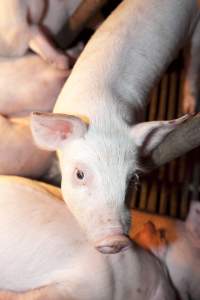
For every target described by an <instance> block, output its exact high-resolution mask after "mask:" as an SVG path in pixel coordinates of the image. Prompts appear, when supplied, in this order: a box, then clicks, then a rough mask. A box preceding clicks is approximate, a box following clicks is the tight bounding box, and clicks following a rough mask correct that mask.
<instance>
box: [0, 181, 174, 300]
mask: <svg viewBox="0 0 200 300" xmlns="http://www.w3.org/2000/svg"><path fill="white" fill-rule="evenodd" d="M60 194H61V193H60V190H59V189H56V188H55V187H53V186H49V185H45V184H43V183H40V182H34V181H31V180H28V179H24V178H19V177H18V178H17V177H6V176H0V195H1V197H0V205H1V210H0V230H1V234H0V244H1V248H0V268H1V273H0V299H1V300H6V299H9V300H18V299H20V300H28V299H34V300H42V299H48V300H62V299H63V300H64V299H68V300H94V299H95V300H108V299H109V300H124V299H126V300H132V299H137V300H161V299H162V300H175V299H176V297H175V293H174V291H173V289H172V286H171V285H170V281H169V278H168V275H167V272H166V269H165V267H164V265H163V264H161V263H160V262H159V261H158V260H157V258H156V257H154V256H153V255H151V254H150V253H149V252H147V251H145V250H143V249H142V248H140V247H137V246H136V245H135V244H132V245H131V247H130V248H129V249H128V250H127V251H125V252H122V253H118V254H115V255H102V254H101V253H99V252H98V251H96V250H95V249H94V247H93V245H91V244H90V243H89V242H88V240H87V238H86V236H85V233H84V232H83V231H82V229H81V228H80V226H79V225H78V223H77V222H76V220H75V218H74V217H73V216H72V214H71V213H70V211H69V210H68V208H67V206H66V204H65V203H64V202H63V201H60V197H61V196H60ZM11 262H12V263H11ZM91 262H92V263H91ZM11 291H12V292H11Z"/></svg>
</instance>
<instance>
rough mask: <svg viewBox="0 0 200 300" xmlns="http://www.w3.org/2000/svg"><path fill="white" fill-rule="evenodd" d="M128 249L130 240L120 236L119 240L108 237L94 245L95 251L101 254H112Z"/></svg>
mask: <svg viewBox="0 0 200 300" xmlns="http://www.w3.org/2000/svg"><path fill="white" fill-rule="evenodd" d="M129 247H130V240H129V239H128V238H127V237H125V236H122V237H120V239H116V237H109V238H106V239H105V240H103V241H101V242H99V243H98V244H96V249H97V250H98V251H99V252H101V253H103V254H114V253H118V252H122V251H125V250H127V249H128V248H129Z"/></svg>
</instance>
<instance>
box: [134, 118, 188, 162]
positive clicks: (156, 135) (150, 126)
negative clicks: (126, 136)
mask: <svg viewBox="0 0 200 300" xmlns="http://www.w3.org/2000/svg"><path fill="white" fill-rule="evenodd" d="M189 117H190V115H184V116H183V117H181V118H179V119H175V120H171V121H152V122H144V123H139V124H137V125H135V126H133V127H132V129H131V136H132V138H133V140H134V143H135V144H136V146H137V147H138V148H140V149H141V151H142V155H144V156H146V155H149V154H150V153H151V151H153V150H154V149H155V148H156V147H157V146H158V145H159V144H160V143H161V142H162V141H163V140H164V138H165V137H166V136H167V135H168V133H170V132H171V131H173V130H174V129H175V128H176V127H177V125H179V124H180V123H182V122H184V121H185V120H187V119H188V118H189Z"/></svg>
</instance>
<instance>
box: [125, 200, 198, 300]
mask: <svg viewBox="0 0 200 300" xmlns="http://www.w3.org/2000/svg"><path fill="white" fill-rule="evenodd" d="M134 216H135V217H136V218H135V223H134V224H137V228H135V227H134V226H133V228H132V232H131V236H132V237H133V238H134V239H136V240H137V242H138V244H139V245H141V246H143V247H144V248H146V249H150V250H151V251H153V252H154V254H156V255H158V256H159V257H160V258H161V259H162V261H163V262H164V263H165V265H166V266H167V269H168V271H169V274H170V277H171V280H172V282H173V284H174V286H175V287H176V289H177V291H178V293H179V295H180V297H181V299H182V300H190V299H192V300H199V299H200V287H199V283H200V203H199V202H197V201H193V202H192V204H191V207H190V212H189V215H188V217H187V219H186V221H185V222H182V221H178V220H173V219H170V218H166V217H165V218H164V217H160V216H155V215H151V214H143V213H138V212H134V213H133V218H134ZM137 220H140V221H139V223H140V226H139V224H138V223H137ZM149 221H150V222H149ZM142 223H143V227H141V225H142ZM153 227H154V228H153ZM161 232H162V234H161ZM163 233H164V234H165V237H164V238H162V235H163Z"/></svg>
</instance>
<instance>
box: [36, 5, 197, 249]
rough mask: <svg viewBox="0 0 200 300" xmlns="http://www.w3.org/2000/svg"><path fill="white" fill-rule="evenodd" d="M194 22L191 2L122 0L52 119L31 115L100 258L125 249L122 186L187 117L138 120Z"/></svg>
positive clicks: (84, 55) (67, 198) (92, 43)
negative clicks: (57, 162) (53, 153)
mask: <svg viewBox="0 0 200 300" xmlns="http://www.w3.org/2000/svg"><path fill="white" fill-rule="evenodd" d="M198 19H199V11H198V7H197V2H196V1H195V0H192V1H188V0H181V1H179V0H175V1H174V0H170V1H169V0H162V1H158V0H149V1H140V0H135V1H132V0H125V1H123V2H122V3H121V4H120V5H119V6H118V8H117V9H116V10H115V11H114V12H113V13H112V14H111V15H110V16H109V17H108V19H107V20H106V21H105V22H104V23H103V25H102V26H100V27H99V29H98V30H97V31H96V33H95V34H94V35H93V37H92V38H91V40H90V41H89V43H88V44H87V45H86V47H85V49H84V50H83V52H82V54H81V55H80V58H79V59H78V61H77V63H76V64H75V66H74V68H73V71H72V73H71V75H70V76H69V78H68V80H67V82H66V84H65V86H64V88H63V89H62V91H61V93H60V95H59V97H58V99H57V102H56V105H55V108H54V114H41V113H34V114H33V115H32V132H33V136H34V138H35V140H36V143H37V144H38V145H39V146H40V147H42V148H45V149H49V150H57V149H58V150H59V157H60V164H61V170H62V192H63V196H64V199H65V201H66V202H67V204H68V206H69V209H70V210H71V212H72V213H73V215H74V216H75V217H76V219H77V221H78V222H79V224H80V225H81V226H82V228H84V230H85V232H86V233H87V235H88V237H89V238H90V239H91V241H92V242H93V244H94V245H95V247H96V248H97V249H98V250H99V251H101V252H103V253H116V252H119V251H121V250H122V249H124V248H127V246H128V241H127V240H126V233H127V229H128V226H129V217H128V214H129V213H128V209H127V208H126V205H125V196H126V190H127V184H128V182H129V179H130V177H131V176H132V175H134V174H135V173H136V172H137V171H138V167H139V166H140V164H139V156H142V155H143V156H144V155H145V156H147V155H150V154H151V152H152V151H153V150H154V149H155V148H156V147H157V146H158V145H159V144H160V143H161V142H162V141H163V140H164V138H165V137H166V136H167V134H168V133H169V132H170V131H172V130H174V129H175V128H176V125H177V124H179V123H181V122H183V121H184V120H185V118H184V117H183V118H181V119H178V120H173V121H157V122H149V123H138V118H137V117H138V111H140V110H141V109H142V110H144V108H145V105H146V103H147V94H148V92H149V91H150V89H151V88H152V86H153V85H154V84H155V82H156V81H157V80H158V78H159V77H160V75H161V74H162V72H163V71H164V70H165V68H166V67H167V65H168V64H169V63H170V62H171V61H172V60H173V58H174V57H175V55H176V53H177V51H178V50H179V49H180V47H182V46H183V45H184V43H185V41H186V39H187V38H188V37H189V36H190V35H191V34H192V32H193V30H194V28H195V26H196V23H197V21H198Z"/></svg>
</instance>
